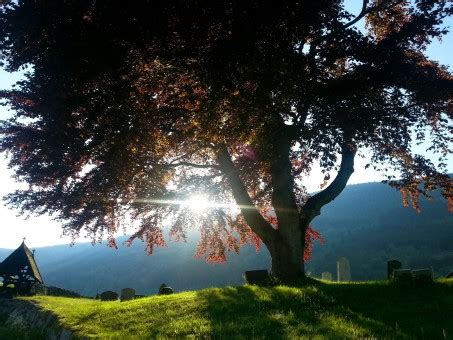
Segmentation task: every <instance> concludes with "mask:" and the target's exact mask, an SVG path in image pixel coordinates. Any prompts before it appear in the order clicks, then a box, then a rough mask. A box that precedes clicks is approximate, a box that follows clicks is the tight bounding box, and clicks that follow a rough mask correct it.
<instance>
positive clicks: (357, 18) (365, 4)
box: [343, 0, 370, 28]
mask: <svg viewBox="0 0 453 340" xmlns="http://www.w3.org/2000/svg"><path fill="white" fill-rule="evenodd" d="M369 2H370V1H369V0H363V3H362V10H361V11H360V13H359V15H357V16H356V17H355V18H354V19H353V20H351V21H350V22H348V23H347V24H345V25H344V26H343V28H348V27H350V26H352V25H354V24H355V23H356V22H357V21H359V20H360V19H362V18H363V17H364V16H365V15H367V14H368V12H369V10H367V9H366V8H367V6H368V3H369Z"/></svg>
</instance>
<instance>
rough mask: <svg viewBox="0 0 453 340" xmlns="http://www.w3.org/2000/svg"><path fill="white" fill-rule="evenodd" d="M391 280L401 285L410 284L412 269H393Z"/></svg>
mask: <svg viewBox="0 0 453 340" xmlns="http://www.w3.org/2000/svg"><path fill="white" fill-rule="evenodd" d="M393 281H394V282H395V283H397V284H401V285H411V284H412V271H411V270H410V269H395V270H394V271H393Z"/></svg>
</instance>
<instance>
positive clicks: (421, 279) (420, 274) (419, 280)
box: [412, 268, 433, 285]
mask: <svg viewBox="0 0 453 340" xmlns="http://www.w3.org/2000/svg"><path fill="white" fill-rule="evenodd" d="M412 280H413V282H414V284H415V285H426V284H430V283H432V282H433V272H432V270H431V269H429V268H425V269H415V270H413V271H412Z"/></svg>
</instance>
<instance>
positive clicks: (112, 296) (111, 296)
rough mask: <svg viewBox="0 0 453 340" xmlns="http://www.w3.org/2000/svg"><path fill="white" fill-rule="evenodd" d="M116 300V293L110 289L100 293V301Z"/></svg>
mask: <svg viewBox="0 0 453 340" xmlns="http://www.w3.org/2000/svg"><path fill="white" fill-rule="evenodd" d="M116 300H118V293H115V292H112V291H110V290H108V291H106V292H102V293H101V301H116Z"/></svg>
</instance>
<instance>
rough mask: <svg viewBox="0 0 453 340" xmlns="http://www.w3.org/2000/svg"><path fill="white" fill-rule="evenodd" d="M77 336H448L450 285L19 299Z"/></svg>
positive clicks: (452, 313)
mask: <svg viewBox="0 0 453 340" xmlns="http://www.w3.org/2000/svg"><path fill="white" fill-rule="evenodd" d="M26 300H29V301H31V302H33V303H37V304H39V305H40V306H41V307H42V308H44V309H46V310H50V311H52V312H54V313H55V314H56V315H58V317H59V320H60V322H61V323H62V324H63V325H64V326H65V327H67V328H70V329H71V330H73V331H75V332H76V334H77V335H79V336H85V337H101V338H105V337H113V338H154V337H185V336H195V337H213V338H232V337H235V338H237V337H239V338H244V339H249V338H256V337H258V338H262V337H266V338H294V337H302V336H303V337H305V336H306V337H310V338H311V337H320V338H358V337H361V338H364V337H378V338H403V339H404V338H407V339H411V338H414V337H419V338H422V337H424V338H427V339H428V338H429V339H431V338H443V337H444V334H446V335H447V336H448V337H451V336H452V335H453V280H441V281H438V282H436V283H435V284H434V285H433V286H431V287H425V288H400V287H395V286H393V285H389V284H388V283H387V282H384V281H377V282H356V283H348V284H344V283H343V284H337V283H326V282H320V283H313V284H312V285H309V286H304V287H288V286H277V287H258V286H242V287H227V288H210V289H204V290H200V291H192V292H185V293H179V294H174V295H170V296H154V297H148V298H144V299H138V300H134V301H130V302H100V301H97V300H89V299H71V298H57V297H47V296H39V297H33V298H26Z"/></svg>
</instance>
